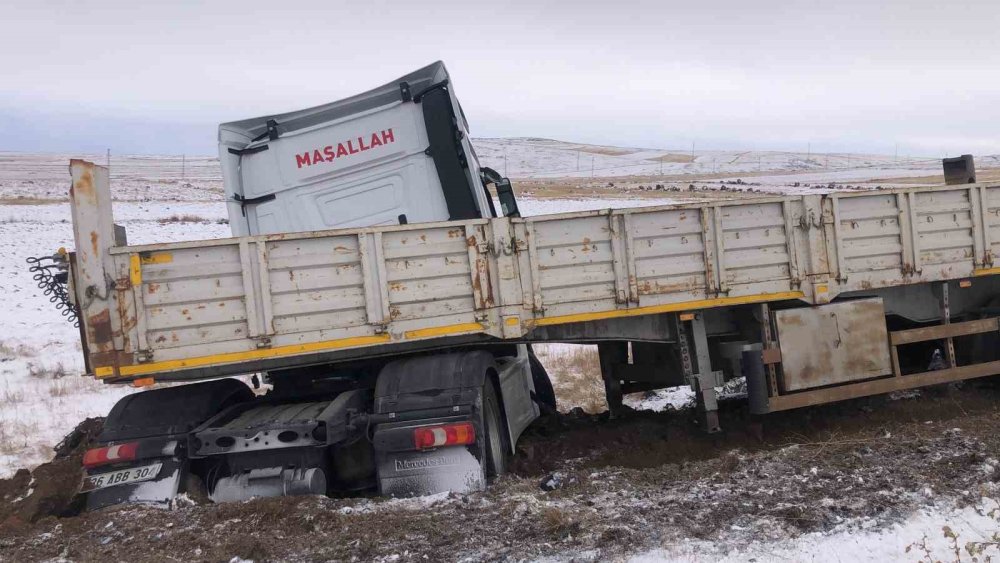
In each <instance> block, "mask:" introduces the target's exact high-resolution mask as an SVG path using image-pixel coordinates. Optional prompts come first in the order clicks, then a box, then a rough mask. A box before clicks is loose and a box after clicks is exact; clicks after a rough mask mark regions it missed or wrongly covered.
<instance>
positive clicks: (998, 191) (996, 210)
mask: <svg viewBox="0 0 1000 563" xmlns="http://www.w3.org/2000/svg"><path fill="white" fill-rule="evenodd" d="M982 192H983V217H984V222H985V223H986V224H985V228H984V232H985V235H986V237H985V238H986V252H987V255H986V262H987V265H990V266H992V265H994V264H995V263H996V261H997V257H998V256H1000V186H986V187H984V188H982Z"/></svg>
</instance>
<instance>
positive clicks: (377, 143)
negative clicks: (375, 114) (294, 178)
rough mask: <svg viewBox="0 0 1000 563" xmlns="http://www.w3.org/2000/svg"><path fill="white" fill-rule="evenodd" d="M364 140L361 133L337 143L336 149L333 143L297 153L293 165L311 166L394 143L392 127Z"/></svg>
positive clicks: (300, 166) (364, 137)
mask: <svg viewBox="0 0 1000 563" xmlns="http://www.w3.org/2000/svg"><path fill="white" fill-rule="evenodd" d="M355 140H356V141H357V142H358V144H357V145H355V144H354V141H355ZM366 140H368V139H367V138H366V136H364V135H362V136H359V137H357V139H352V140H350V141H345V142H343V143H338V144H337V147H336V149H334V146H333V145H327V146H325V147H323V148H321V149H315V150H313V151H312V152H311V153H310V152H304V153H302V154H297V155H295V165H296V166H297V167H299V168H302V167H303V166H312V165H313V164H316V163H318V162H333V161H334V160H335V159H337V158H340V157H343V156H348V155H352V154H358V153H359V152H363V151H366V150H368V149H373V148H375V147H381V146H383V145H387V144H389V143H394V142H396V137H395V135H394V134H393V131H392V128H389V129H383V130H382V132H381V134H379V133H372V135H371V139H370V140H369V141H368V144H365V141H366Z"/></svg>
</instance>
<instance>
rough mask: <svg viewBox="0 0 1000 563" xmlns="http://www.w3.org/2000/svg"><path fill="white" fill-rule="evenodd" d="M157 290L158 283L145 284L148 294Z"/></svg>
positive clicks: (216, 281) (158, 289) (217, 281)
mask: <svg viewBox="0 0 1000 563" xmlns="http://www.w3.org/2000/svg"><path fill="white" fill-rule="evenodd" d="M215 283H219V280H215ZM157 291H160V284H158V283H150V284H146V292H147V293H149V294H150V295H152V294H154V293H156V292H157Z"/></svg>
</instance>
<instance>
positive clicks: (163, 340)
mask: <svg viewBox="0 0 1000 563" xmlns="http://www.w3.org/2000/svg"><path fill="white" fill-rule="evenodd" d="M166 341H167V337H166V336H163V335H162V334H161V335H160V336H158V337H156V342H158V343H162V342H166Z"/></svg>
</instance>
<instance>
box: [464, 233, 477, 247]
mask: <svg viewBox="0 0 1000 563" xmlns="http://www.w3.org/2000/svg"><path fill="white" fill-rule="evenodd" d="M465 244H466V246H468V247H469V248H472V247H473V246H476V236H475V235H472V236H471V237H469V238H467V239H465Z"/></svg>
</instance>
